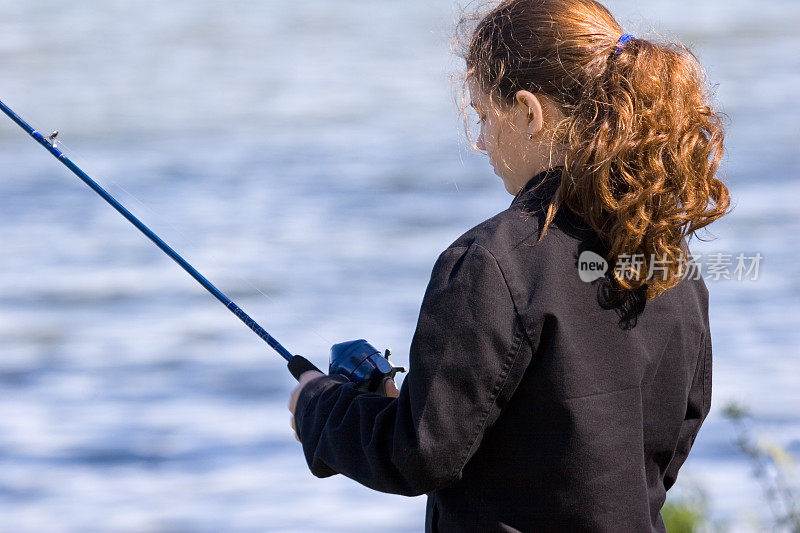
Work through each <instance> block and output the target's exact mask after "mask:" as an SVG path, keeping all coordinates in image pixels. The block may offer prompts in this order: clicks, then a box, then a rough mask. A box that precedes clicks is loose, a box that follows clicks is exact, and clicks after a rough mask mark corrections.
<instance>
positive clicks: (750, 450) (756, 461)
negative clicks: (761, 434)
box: [723, 402, 800, 533]
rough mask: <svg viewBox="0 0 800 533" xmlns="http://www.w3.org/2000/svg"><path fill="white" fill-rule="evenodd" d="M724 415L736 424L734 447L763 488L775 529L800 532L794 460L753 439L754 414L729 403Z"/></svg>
mask: <svg viewBox="0 0 800 533" xmlns="http://www.w3.org/2000/svg"><path fill="white" fill-rule="evenodd" d="M723 416H725V418H727V419H728V420H730V421H731V423H733V426H734V429H735V431H736V437H735V438H734V441H733V444H734V445H735V446H736V447H737V448H738V449H739V450H740V451H741V452H742V453H744V454H745V455H746V456H747V457H748V458H749V459H750V461H751V463H752V466H753V475H754V476H755V477H756V478H757V479H758V480H759V481H760V482H761V483H762V485H763V488H764V496H765V497H766V500H767V504H768V505H769V509H770V512H771V513H772V516H773V518H774V526H775V527H776V528H785V531H791V532H792V533H800V507H798V504H797V502H798V499H799V498H798V496H797V493H796V491H797V487H796V485H795V486H793V485H792V484H791V483H790V480H791V479H792V478H793V477H794V476H793V473H794V468H795V459H794V458H793V457H792V456H791V455H790V454H789V452H787V451H786V450H784V449H783V448H781V447H780V446H779V445H777V444H775V443H772V442H767V441H763V440H762V441H756V440H754V439H753V438H752V437H751V433H752V431H751V428H750V427H749V422H748V421H749V420H750V419H751V418H752V415H751V414H750V412H749V410H747V408H745V407H744V406H742V405H740V404H738V403H736V402H729V403H728V404H727V405H725V406H724V407H723ZM782 530H783V529H782Z"/></svg>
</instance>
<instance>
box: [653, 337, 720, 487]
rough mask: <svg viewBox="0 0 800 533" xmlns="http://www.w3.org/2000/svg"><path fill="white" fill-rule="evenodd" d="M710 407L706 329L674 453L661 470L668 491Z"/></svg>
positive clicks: (709, 347)
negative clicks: (664, 469) (662, 470)
mask: <svg viewBox="0 0 800 533" xmlns="http://www.w3.org/2000/svg"><path fill="white" fill-rule="evenodd" d="M710 409H711V332H710V330H708V329H706V331H705V335H704V336H703V342H702V343H701V350H700V354H699V357H698V359H697V367H696V369H695V373H694V379H693V380H692V385H691V389H690V390H689V396H688V400H687V404H686V416H685V417H684V420H683V423H682V424H681V429H680V433H679V436H678V444H677V446H676V447H675V453H674V454H673V456H672V459H671V460H670V462H669V465H668V466H667V469H666V471H665V472H664V489H665V490H669V489H670V488H671V487H672V486H673V485H674V484H675V481H676V480H677V478H678V470H680V468H681V466H683V463H684V462H685V461H686V458H687V457H688V456H689V451H690V450H691V449H692V445H693V444H694V441H695V439H696V438H697V434H698V432H699V431H700V426H702V425H703V421H704V420H705V419H706V416H708V412H709V411H710Z"/></svg>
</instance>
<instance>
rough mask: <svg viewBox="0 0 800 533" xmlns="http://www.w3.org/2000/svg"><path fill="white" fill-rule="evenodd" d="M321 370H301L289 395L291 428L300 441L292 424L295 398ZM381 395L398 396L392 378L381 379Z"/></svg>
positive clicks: (321, 374)
mask: <svg viewBox="0 0 800 533" xmlns="http://www.w3.org/2000/svg"><path fill="white" fill-rule="evenodd" d="M324 375H325V374H323V373H322V372H317V371H316V370H309V371H307V372H303V373H302V374H300V379H299V380H298V383H297V387H295V389H294V390H293V391H292V395H291V396H290V397H289V412H291V413H292V430H293V431H294V438H296V439H297V440H298V442H299V441H300V436H299V435H298V434H297V427H296V426H295V424H294V410H295V409H296V408H297V399H298V398H299V397H300V392H301V391H302V390H303V387H305V386H306V385H307V384H308V382H309V381H311V380H312V379H314V378H318V377H319V376H324ZM382 392H383V395H384V396H388V397H390V398H397V397H398V396H400V391H399V390H397V385H395V383H394V380H393V379H391V378H386V379H384V380H383V391H382Z"/></svg>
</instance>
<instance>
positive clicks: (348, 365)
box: [0, 100, 405, 392]
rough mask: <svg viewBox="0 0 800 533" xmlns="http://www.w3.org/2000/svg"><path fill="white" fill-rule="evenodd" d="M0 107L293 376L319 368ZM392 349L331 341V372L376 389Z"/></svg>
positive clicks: (52, 138)
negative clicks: (233, 317)
mask: <svg viewBox="0 0 800 533" xmlns="http://www.w3.org/2000/svg"><path fill="white" fill-rule="evenodd" d="M0 110H2V111H3V113H5V114H6V115H8V117H9V118H10V119H11V120H13V121H14V122H15V123H16V124H17V125H18V126H19V127H20V128H22V129H23V130H25V131H26V132H27V133H28V135H30V136H31V137H33V138H34V139H35V140H36V141H37V142H38V143H39V144H41V145H42V146H44V148H45V149H46V150H47V151H48V152H50V153H51V154H53V156H54V157H55V158H56V159H58V160H59V161H60V162H61V163H62V164H63V165H64V166H65V167H67V168H68V169H70V170H71V171H72V172H73V173H74V174H75V175H76V176H78V178H80V180H81V181H83V182H84V183H85V184H86V185H88V186H89V187H90V188H91V189H92V190H93V191H94V192H96V193H97V194H98V195H100V197H102V198H103V199H104V200H105V201H106V202H108V203H109V204H110V205H111V207H113V208H114V209H116V210H117V211H118V212H119V213H120V214H121V215H122V216H124V217H125V218H126V219H128V221H129V222H130V223H131V224H133V225H134V226H136V228H137V229H138V230H139V231H141V232H142V233H143V234H144V235H145V236H146V237H147V238H148V239H150V240H151V241H153V243H154V244H155V245H156V246H158V247H159V248H160V249H161V251H163V252H164V253H165V254H167V255H168V256H169V257H171V258H172V260H173V261H175V262H176V263H178V265H180V267H181V268H183V269H184V270H185V271H186V272H188V273H189V275H190V276H192V277H193V278H194V279H195V280H196V281H197V282H198V283H199V284H200V285H202V286H203V288H205V289H206V290H207V291H208V292H210V293H211V294H212V295H214V297H215V298H216V299H217V300H219V301H220V302H222V304H223V305H224V306H225V307H226V308H227V309H228V310H229V311H230V312H231V313H233V314H234V315H236V317H237V318H238V319H239V320H241V321H242V322H244V324H245V325H246V326H247V327H248V328H250V329H251V330H252V331H253V332H254V333H255V334H256V335H258V336H259V337H261V339H263V340H264V341H265V342H266V343H267V344H268V345H270V346H271V347H272V348H273V349H274V350H275V351H276V352H278V354H279V355H280V356H281V357H283V358H284V359H285V360H286V361H287V366H288V367H289V372H291V374H292V375H293V376H294V377H295V379H298V380H299V379H300V375H301V374H302V373H303V372H306V371H308V370H316V371H318V372H321V371H320V370H319V369H318V368H317V367H316V366H314V364H313V363H311V361H309V360H308V359H306V358H305V357H302V356H300V355H293V354H292V353H291V352H290V351H289V350H287V349H286V348H284V347H283V345H282V344H281V343H279V342H278V341H277V340H276V339H275V337H273V336H272V335H270V334H269V333H267V331H266V330H265V329H264V328H262V327H261V326H260V325H259V324H258V323H257V322H256V321H255V320H253V319H252V318H250V316H249V315H248V314H247V313H245V312H244V311H243V310H242V309H241V308H240V307H239V306H238V305H236V304H235V303H234V302H233V300H231V299H230V298H228V297H227V296H225V294H223V293H222V291H220V290H219V289H217V288H216V287H215V286H214V285H213V284H212V283H211V282H210V281H208V280H207V279H206V278H205V277H204V276H203V275H202V274H200V272H198V271H197V269H195V268H194V267H193V266H192V265H190V264H189V263H188V262H187V261H186V260H185V259H184V258H183V257H181V256H180V254H178V252H176V251H175V250H173V249H172V248H171V247H170V246H169V245H168V244H167V243H166V242H164V241H163V240H162V239H161V238H160V237H159V236H158V235H156V234H155V233H154V232H153V231H152V230H150V228H148V227H147V226H146V225H145V224H144V223H143V222H142V221H141V220H139V219H138V218H136V216H134V215H133V213H131V212H130V211H128V209H126V208H125V206H123V205H122V204H121V203H119V202H118V201H117V200H116V199H115V198H114V197H113V196H111V194H109V193H108V191H106V190H105V189H104V188H103V187H101V186H100V185H99V184H98V183H97V182H96V181H94V180H93V179H92V178H91V177H89V175H88V174H86V173H85V172H84V171H83V170H81V168H80V167H79V166H78V165H76V164H75V163H73V162H72V160H70V159H69V158H68V157H67V156H66V155H65V154H64V153H63V152H62V151H61V150H59V149H58V148H57V144H58V140H56V137H57V136H58V131H54V132H53V133H51V134H50V135H48V136H47V137H45V136H44V135H42V134H41V133H40V132H38V131H36V130H35V129H33V127H31V125H30V124H28V123H27V122H25V121H24V120H23V119H22V118H21V117H20V116H19V115H17V114H16V113H15V112H14V111H13V110H12V109H11V108H10V107H8V106H7V105H6V104H4V103H3V102H2V101H1V100H0ZM390 354H391V350H389V349H387V350H386V352H385V353H384V354H383V355H381V353H380V351H378V350H377V349H376V348H375V347H373V346H372V345H370V344H369V343H368V342H367V341H366V340H364V339H358V340H354V341H347V342H342V343H339V344H334V345H333V346H332V347H331V356H330V367H329V373H330V374H339V375H342V376H344V377H346V378H347V379H348V380H350V381H353V382H354V383H356V385H357V386H358V388H359V389H362V390H368V391H373V392H374V391H377V390H378V389H379V387H380V386H381V384H382V383H383V381H384V379H386V378H393V377H394V376H395V374H396V373H397V372H405V369H404V368H403V367H395V366H392V364H391V362H390V361H389V355H390Z"/></svg>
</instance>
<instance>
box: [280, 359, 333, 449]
mask: <svg viewBox="0 0 800 533" xmlns="http://www.w3.org/2000/svg"><path fill="white" fill-rule="evenodd" d="M322 375H324V374H322V373H321V372H317V371H316V370H308V371H306V372H303V373H302V374H301V375H300V379H299V380H298V383H297V387H295V388H294V390H293V391H292V394H291V395H290V396H289V406H288V407H289V412H290V413H292V420H291V424H292V431H294V438H295V439H297V441H298V442H299V441H300V436H299V435H298V434H297V426H296V425H295V423H294V411H295V409H297V399H298V398H299V397H300V392H302V390H303V387H305V386H306V384H307V383H308V382H309V381H311V380H312V379H314V378H316V377H318V376H322Z"/></svg>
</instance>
